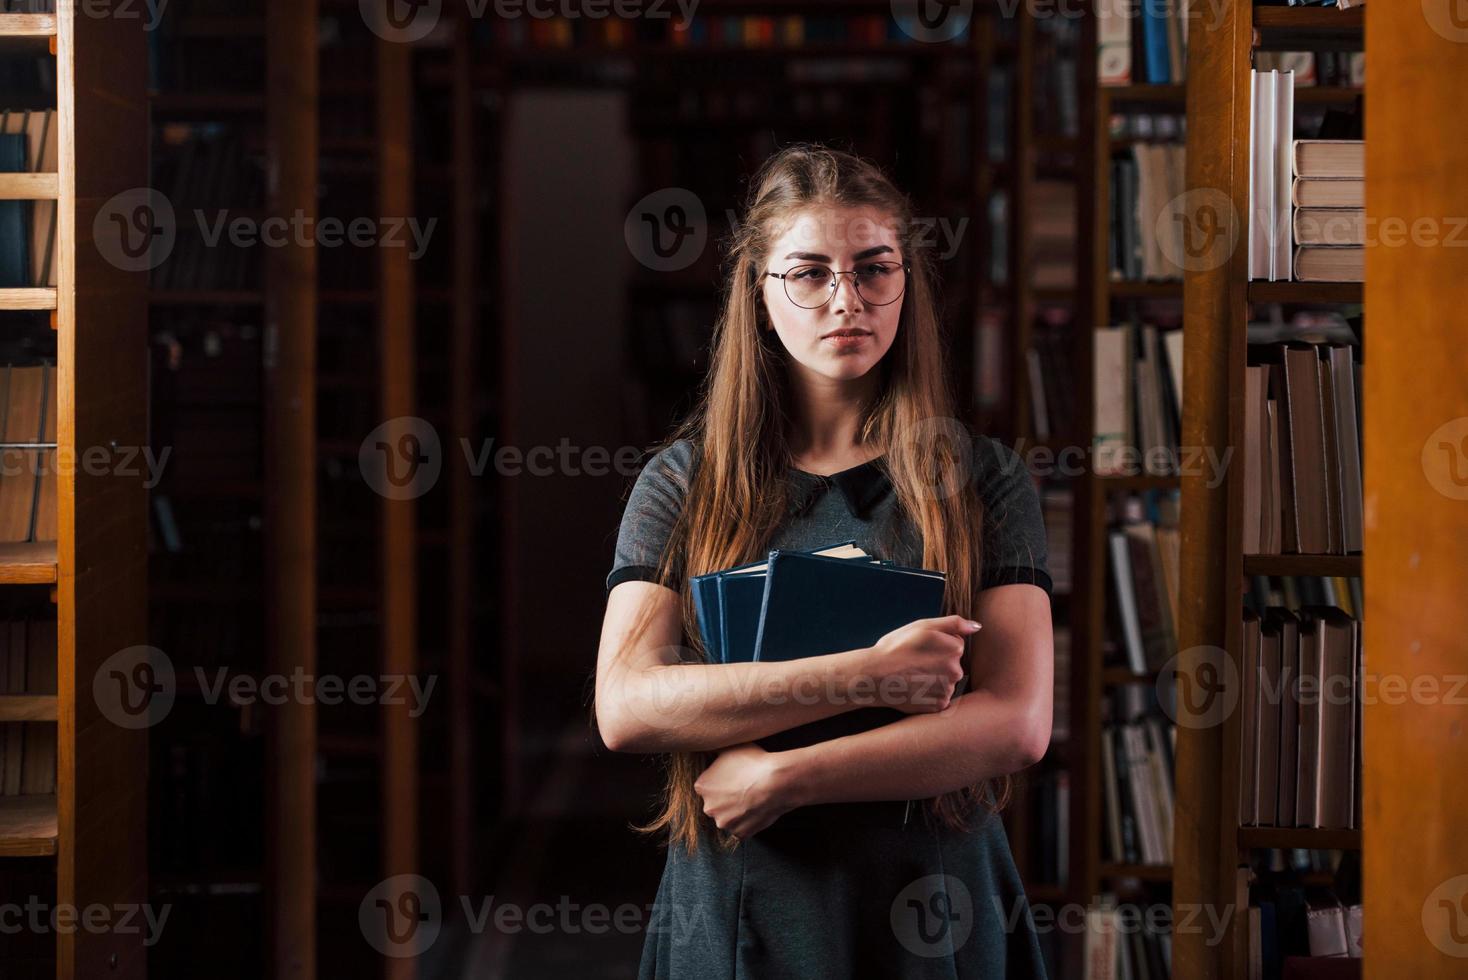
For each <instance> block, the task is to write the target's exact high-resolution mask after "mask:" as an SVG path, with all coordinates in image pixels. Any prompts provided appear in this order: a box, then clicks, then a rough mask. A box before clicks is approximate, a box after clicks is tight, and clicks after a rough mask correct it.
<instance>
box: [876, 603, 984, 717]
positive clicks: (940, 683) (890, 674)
mask: <svg viewBox="0 0 1468 980" xmlns="http://www.w3.org/2000/svg"><path fill="white" fill-rule="evenodd" d="M979 629H980V626H979V624H978V623H976V622H974V621H973V620H971V619H965V618H964V617H962V616H957V615H955V616H937V617H935V618H932V619H917V620H913V621H912V622H911V623H908V624H907V625H906V626H899V627H898V628H897V629H895V630H893V631H892V632H890V633H888V634H887V635H886V636H884V637H882V638H881V639H880V640H878V641H877V642H876V643H875V644H873V645H872V647H871V649H870V651H869V653H868V657H867V660H866V663H867V670H866V674H867V677H868V678H870V680H869V681H868V685H869V690H871V691H872V693H873V694H874V695H875V698H876V702H877V703H878V704H882V705H886V706H887V707H890V708H897V709H898V710H899V711H905V712H907V713H908V714H928V713H935V712H939V711H942V710H943V709H945V708H947V707H948V704H949V702H950V701H952V699H953V691H954V688H955V687H956V686H957V685H958V682H959V681H960V680H962V679H963V677H964V674H965V673H966V668H965V666H964V657H963V654H964V650H965V649H967V647H968V644H967V642H966V640H967V638H968V637H970V636H972V635H973V634H974V633H976V632H978V631H979ZM872 688H874V690H872ZM864 693H865V692H864Z"/></svg>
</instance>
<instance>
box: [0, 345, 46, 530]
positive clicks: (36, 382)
mask: <svg viewBox="0 0 1468 980" xmlns="http://www.w3.org/2000/svg"><path fill="white" fill-rule="evenodd" d="M0 407H3V409H4V413H5V415H4V424H3V431H4V447H5V448H0V542H18V541H55V540H56V450H55V448H54V447H55V444H56V366H55V365H53V364H43V365H33V366H25V367H16V366H9V367H0ZM38 445H47V446H50V447H52V448H44V449H43V448H36V447H37V446H38ZM21 446H24V447H25V448H20V447H21Z"/></svg>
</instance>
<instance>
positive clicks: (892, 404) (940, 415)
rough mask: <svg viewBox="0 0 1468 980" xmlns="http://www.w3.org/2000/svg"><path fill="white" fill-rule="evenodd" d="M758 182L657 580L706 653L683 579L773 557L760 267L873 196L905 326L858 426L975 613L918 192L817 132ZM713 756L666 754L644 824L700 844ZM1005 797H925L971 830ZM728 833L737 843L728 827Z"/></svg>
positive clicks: (775, 352)
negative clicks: (673, 593)
mask: <svg viewBox="0 0 1468 980" xmlns="http://www.w3.org/2000/svg"><path fill="white" fill-rule="evenodd" d="M750 187H751V191H750V194H749V197H748V200H747V202H746V204H745V209H744V216H743V220H742V221H741V222H740V223H739V225H738V227H737V228H736V229H735V231H734V233H733V235H732V237H731V239H730V240H729V243H728V246H727V247H728V256H727V268H728V277H727V283H728V285H727V290H726V292H725V293H724V296H723V309H722V312H721V314H720V316H719V320H718V323H717V325H716V326H715V330H714V338H713V351H712V363H711V366H710V369H709V374H708V377H707V378H706V380H705V382H704V386H703V390H702V391H701V393H700V399H699V402H698V404H697V406H696V407H695V409H694V410H693V412H692V413H691V414H690V415H689V417H688V418H687V420H686V421H684V422H683V423H682V424H681V425H680V426H678V427H677V429H676V430H675V431H674V432H673V433H672V434H671V435H670V436H669V437H668V438H667V439H666V440H665V441H664V442H663V443H662V444H661V446H660V447H658V448H663V447H666V446H670V445H672V444H673V443H674V442H676V441H678V440H680V439H688V440H690V441H691V442H692V444H693V447H694V456H695V459H696V465H695V466H694V467H693V469H692V472H691V474H690V475H689V485H688V491H687V495H686V497H685V500H684V506H683V508H682V511H681V513H680V514H679V517H678V519H677V522H676V524H675V526H674V528H673V531H672V535H671V537H670V539H669V541H668V543H667V546H666V548H665V549H664V552H663V554H662V556H661V558H660V561H659V564H658V581H659V582H661V583H663V584H665V585H668V586H669V587H671V588H675V589H677V590H678V591H679V593H680V596H681V600H682V603H681V608H682V621H683V624H684V633H685V635H686V636H687V637H688V638H689V639H690V642H691V643H692V644H693V647H692V653H691V654H690V655H687V656H690V657H691V659H694V660H698V661H704V662H706V661H707V654H706V652H705V651H704V650H703V648H702V643H701V641H700V638H699V630H698V628H697V618H696V614H695V613H694V610H693V600H692V594H691V592H690V589H689V579H691V578H692V577H693V576H695V575H699V574H702V573H705V572H710V571H716V570H718V569H721V568H727V567H729V566H731V565H736V564H740V563H743V562H748V561H753V560H755V559H756V558H757V557H758V556H760V555H763V554H764V553H765V551H766V550H767V548H768V545H769V542H770V541H771V539H772V537H773V535H774V532H775V531H776V530H777V529H778V526H779V524H780V522H781V520H782V519H783V518H784V517H785V515H786V514H787V508H788V506H789V499H788V498H789V492H790V488H789V486H788V485H787V483H786V479H787V477H788V467H789V466H790V464H791V462H792V456H791V452H790V446H789V442H788V431H787V429H786V426H787V424H788V421H789V419H790V418H791V417H792V416H791V409H792V400H791V390H790V384H791V380H790V369H789V363H788V362H789V354H788V353H787V352H786V351H785V349H784V347H783V345H782V344H781V343H780V341H779V339H778V337H777V336H776V335H775V334H774V332H773V331H770V330H767V329H766V327H767V326H768V325H769V320H768V312H767V311H766V310H765V308H764V302H763V298H762V293H761V290H762V288H763V281H764V277H763V275H762V272H763V270H764V268H765V261H766V259H767V258H768V253H769V249H770V248H771V246H772V243H773V242H774V241H775V240H776V239H777V238H778V237H779V236H780V235H781V234H783V230H784V229H785V228H786V227H788V225H789V223H790V222H791V221H792V220H794V219H795V218H796V217H797V216H798V215H799V214H800V213H801V212H802V211H804V210H806V209H808V208H812V207H816V206H822V205H831V206H835V207H844V208H860V207H872V208H874V209H876V210H878V211H880V212H882V213H883V214H886V215H890V216H891V217H892V218H893V219H894V221H895V224H896V225H897V228H898V229H899V237H900V240H901V247H902V252H903V255H904V257H906V258H907V260H908V261H909V262H910V263H911V265H912V272H911V273H910V275H909V278H908V283H907V290H906V293H905V294H904V296H903V298H902V311H901V314H900V318H899V321H898V327H897V335H896V338H895V340H894V341H893V344H892V347H891V349H890V350H888V352H887V354H886V356H885V357H883V358H882V361H881V362H880V363H879V364H878V365H877V366H876V367H875V368H873V370H876V371H880V372H881V384H880V386H879V387H878V391H877V394H876V395H875V396H874V397H873V399H872V400H871V402H870V403H869V404H867V405H866V406H865V407H864V409H863V412H862V416H861V419H860V424H859V427H858V437H857V438H858V442H859V443H860V444H862V445H866V446H871V447H874V448H881V449H883V450H884V455H883V456H882V457H881V458H880V459H879V460H878V461H877V462H878V465H879V466H880V467H881V468H882V471H883V472H884V473H885V474H886V476H887V477H888V479H889V480H890V481H891V483H892V486H893V488H894V489H895V491H896V494H897V505H898V509H899V513H900V514H902V515H903V516H904V517H905V519H906V520H908V521H910V522H911V526H912V527H913V528H914V529H915V530H916V532H917V535H918V537H919V538H920V540H921V541H922V559H921V564H922V566H923V567H924V568H931V569H937V570H941V571H943V572H945V573H946V576H947V588H946V594H945V597H944V612H945V614H946V613H961V614H963V615H965V616H972V615H973V614H974V610H975V609H976V607H977V599H978V591H979V569H980V562H981V560H982V555H981V553H980V552H981V541H982V537H981V530H982V519H983V514H982V509H981V504H980V502H979V499H978V495H977V492H976V491H975V488H974V484H973V480H972V478H971V475H970V470H969V463H970V451H971V446H970V445H969V444H967V442H966V439H967V430H966V428H965V427H963V426H961V425H960V424H959V423H957V422H956V421H955V420H954V410H953V398H952V395H951V393H950V391H949V389H948V384H947V374H946V371H945V364H944V362H945V351H944V348H943V342H942V336H941V334H940V331H939V317H938V313H937V310H936V300H935V295H934V270H933V268H932V258H931V255H930V254H929V251H928V249H927V248H926V247H925V244H924V242H923V241H922V236H921V235H920V230H919V228H918V227H917V226H916V225H915V224H914V222H913V208H912V203H911V201H910V200H909V199H908V198H907V196H906V195H905V194H903V193H902V192H901V191H899V190H898V189H897V188H896V187H895V186H894V185H893V184H892V182H891V181H890V180H888V178H887V177H886V175H885V174H883V173H882V171H881V170H880V169H879V168H877V167H876V166H875V165H873V164H871V163H869V162H867V161H866V160H863V159H861V158H860V157H857V156H855V155H853V154H851V153H846V152H843V151H840V150H834V149H829V148H826V147H823V146H819V145H812V144H799V145H794V146H790V147H787V148H785V149H783V150H780V151H779V152H777V153H776V154H774V155H773V156H772V157H770V158H769V159H768V160H767V161H766V162H765V163H764V165H763V166H762V167H761V168H760V170H759V172H758V173H757V174H756V175H755V177H754V178H753V180H752V181H751V184H750ZM957 436H962V437H963V438H958V437H957ZM879 557H889V556H888V555H881V556H879ZM645 628H646V621H645V620H644V622H643V624H642V625H641V627H640V628H636V627H635V628H634V630H633V636H634V638H635V637H637V636H640V635H641V633H642V631H643V629H645ZM633 642H635V639H634V641H633ZM711 759H712V756H711V755H710V754H709V753H702V752H699V753H692V752H679V753H674V754H672V755H670V756H669V757H668V758H667V781H666V786H665V789H664V793H663V798H662V802H661V812H660V813H659V814H658V815H657V817H656V818H655V819H654V820H652V821H651V822H650V823H648V824H646V825H644V826H641V827H637V828H636V829H637V830H639V831H642V832H644V833H656V832H659V831H662V830H666V831H667V832H668V837H669V841H670V843H671V842H678V843H681V844H683V845H684V846H685V847H686V848H687V849H688V850H689V851H690V852H691V851H693V850H695V849H696V848H697V843H698V837H699V827H700V821H707V820H708V818H707V817H706V816H705V815H704V813H703V811H702V807H701V804H700V800H699V797H698V795H697V794H696V793H695V792H694V789H693V784H694V781H695V780H696V779H697V777H698V774H699V773H701V772H702V771H703V769H704V768H705V767H706V766H707V765H708V764H709V762H710V761H711ZM1010 793H1011V781H1010V777H1009V776H1007V775H1006V776H1003V777H1000V778H997V779H994V780H988V781H985V782H981V783H979V784H976V785H974V786H968V787H964V788H963V789H960V790H957V791H955V792H950V793H946V794H944V795H942V796H940V797H937V798H934V799H932V800H929V801H928V803H927V809H928V813H929V814H930V815H931V816H933V817H935V818H937V819H939V820H941V821H943V822H944V823H946V824H947V825H948V826H950V827H952V828H954V829H955V830H963V829H964V828H966V827H967V826H969V818H970V817H971V816H972V814H973V813H974V812H975V810H976V809H977V808H979V807H984V808H985V809H988V810H991V811H995V812H997V811H998V810H1001V809H1003V807H1004V806H1005V805H1006V804H1007V803H1008V801H1009V797H1010ZM709 826H710V827H712V822H711V821H710V822H709ZM719 840H720V842H721V844H723V845H724V846H732V845H731V844H730V841H729V840H728V838H727V837H726V836H724V835H722V834H721V835H720V836H719Z"/></svg>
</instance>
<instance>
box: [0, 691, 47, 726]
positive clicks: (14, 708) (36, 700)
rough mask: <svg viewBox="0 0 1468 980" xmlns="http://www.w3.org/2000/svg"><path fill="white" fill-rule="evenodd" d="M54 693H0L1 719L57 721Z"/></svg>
mask: <svg viewBox="0 0 1468 980" xmlns="http://www.w3.org/2000/svg"><path fill="white" fill-rule="evenodd" d="M55 720H56V695H54V694H0V721H55Z"/></svg>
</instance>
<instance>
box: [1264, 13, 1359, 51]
mask: <svg viewBox="0 0 1468 980" xmlns="http://www.w3.org/2000/svg"><path fill="white" fill-rule="evenodd" d="M1363 13H1364V11H1363V9H1362V8H1360V7H1354V8H1352V9H1350V10H1337V9H1336V8H1334V7H1255V8H1254V32H1255V40H1256V44H1255V46H1256V47H1258V48H1260V49H1261V50H1265V51H1298V50H1306V51H1308V50H1311V49H1312V48H1314V47H1317V46H1319V47H1332V46H1334V47H1337V48H1340V47H1343V46H1345V47H1353V46H1356V47H1359V46H1360V45H1361V43H1362V41H1363V36H1364V27H1365V24H1366V19H1365V17H1364V16H1362V15H1363Z"/></svg>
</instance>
